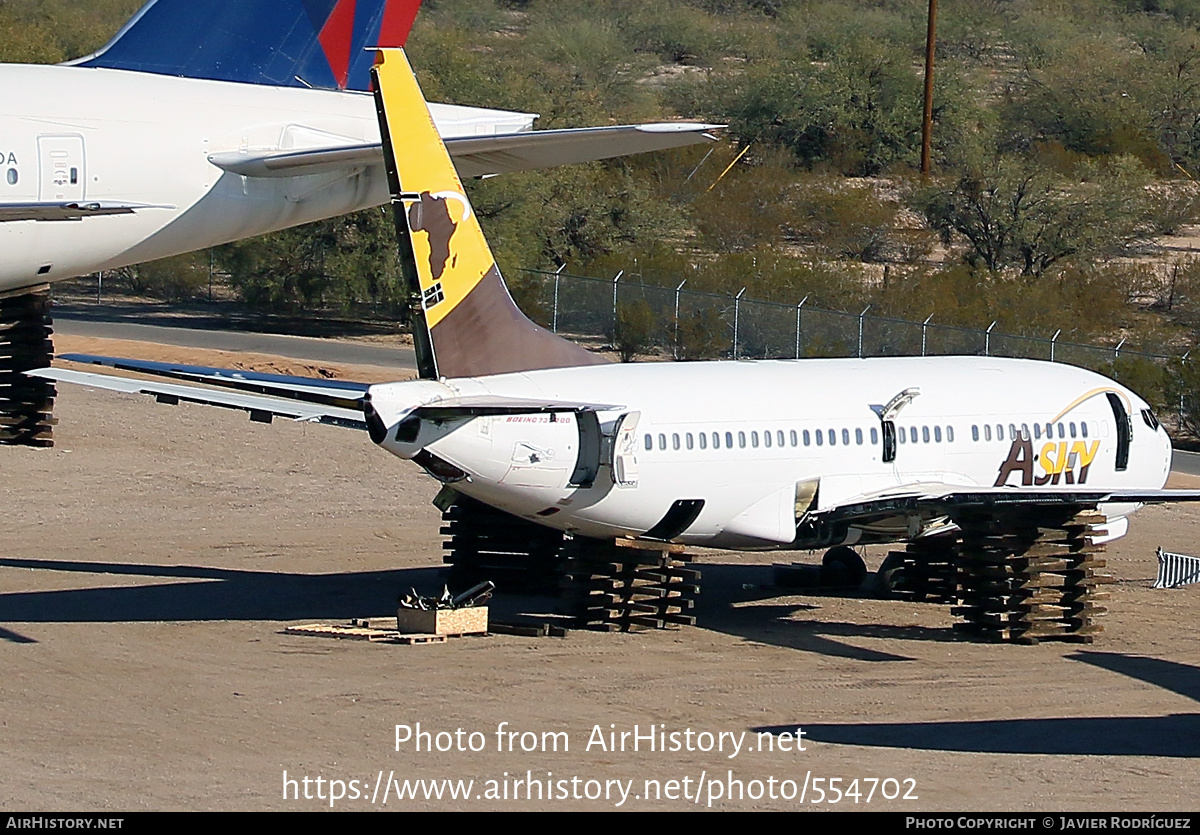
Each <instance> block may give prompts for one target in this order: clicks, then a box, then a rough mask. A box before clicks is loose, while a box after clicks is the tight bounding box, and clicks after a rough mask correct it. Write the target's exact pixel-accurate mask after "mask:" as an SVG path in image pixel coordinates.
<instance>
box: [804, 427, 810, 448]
mask: <svg viewBox="0 0 1200 835" xmlns="http://www.w3.org/2000/svg"><path fill="white" fill-rule="evenodd" d="M809 440H810V437H809V434H808V430H807V429H805V430H804V445H805V446H808V445H809Z"/></svg>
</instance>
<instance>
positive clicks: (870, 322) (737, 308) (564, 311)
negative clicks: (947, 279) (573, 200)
mask: <svg viewBox="0 0 1200 835" xmlns="http://www.w3.org/2000/svg"><path fill="white" fill-rule="evenodd" d="M522 273H523V275H522V277H521V278H519V279H518V281H517V282H516V284H515V286H514V288H513V289H514V292H515V295H516V296H517V300H518V302H519V304H520V305H521V307H522V309H523V310H525V311H526V312H527V313H528V314H529V315H530V316H531V317H532V318H534V319H535V320H537V321H538V322H539V323H540V324H542V325H544V326H545V327H547V328H550V329H551V330H553V331H555V332H556V333H561V334H564V335H567V336H570V337H572V338H574V339H577V340H582V341H593V342H595V341H599V342H600V343H601V344H604V345H608V346H611V347H613V348H614V349H615V350H617V351H618V352H621V353H622V354H623V355H625V356H634V355H643V356H647V355H658V356H660V357H671V358H673V359H677V360H691V359H793V358H802V357H899V356H919V357H924V356H937V355H950V354H957V355H976V356H993V357H1014V358H1021V359H1042V360H1051V361H1053V362H1062V363H1067V364H1070V365H1077V366H1080V367H1083V368H1089V369H1091V370H1093V371H1098V372H1100V373H1102V374H1105V375H1106V376H1111V377H1116V378H1117V379H1120V380H1122V381H1123V382H1126V383H1127V384H1129V385H1131V386H1132V387H1133V388H1135V390H1137V389H1146V390H1145V391H1143V392H1142V393H1143V395H1150V394H1151V391H1150V389H1152V388H1159V389H1161V388H1162V381H1163V380H1164V379H1165V376H1164V375H1163V374H1162V373H1158V376H1157V377H1155V376H1154V374H1155V372H1156V371H1157V372H1162V371H1164V370H1165V369H1166V368H1167V367H1168V366H1169V365H1172V364H1174V365H1175V367H1176V368H1178V365H1179V361H1181V360H1182V361H1185V362H1186V361H1187V359H1188V355H1187V354H1183V355H1182V356H1168V355H1165V354H1159V353H1152V352H1147V351H1140V350H1133V349H1128V348H1125V342H1124V340H1122V341H1121V343H1120V344H1118V345H1116V346H1114V347H1105V346H1100V345H1084V344H1079V343H1074V342H1068V341H1065V340H1063V339H1061V336H1062V332H1061V331H1059V332H1058V333H1055V334H1053V335H1051V336H1046V337H1041V336H1021V335H1017V334H1008V333H1001V332H999V331H997V330H996V323H995V322H993V323H992V324H991V325H990V326H989V327H987V328H963V327H955V326H951V325H943V324H939V323H937V322H935V321H933V319H934V317H933V316H930V317H929V318H928V319H926V320H925V321H924V322H913V321H908V320H904V319H894V318H890V317H887V316H876V315H874V314H872V313H871V310H870V307H868V308H866V309H865V310H862V311H860V312H859V313H848V312H845V311H837V310H824V309H822V308H819V307H816V306H815V305H810V304H808V303H807V300H806V299H801V300H800V301H798V302H797V303H796V304H794V305H789V304H780V303H778V302H766V301H761V300H759V299H752V298H748V297H747V296H746V295H745V293H744V291H743V292H742V293H739V294H738V295H736V296H728V295H723V294H719V293H701V292H696V291H692V290H689V289H688V288H687V286H686V284H687V282H683V283H681V284H679V285H678V286H677V287H663V286H659V285H653V284H644V283H642V282H641V281H640V280H638V279H636V278H634V277H629V276H626V275H625V274H624V273H623V272H622V273H618V274H617V275H615V276H613V277H612V278H597V277H594V276H581V275H572V274H569V273H566V272H564V271H562V270H559V271H558V272H548V271H542V270H523V271H522ZM1147 369H1150V370H1151V374H1150V376H1149V377H1147V376H1146V371H1147ZM1127 377H1129V378H1130V379H1126V378H1127ZM1162 395H1163V396H1164V397H1166V398H1167V400H1166V402H1164V403H1163V405H1165V406H1166V408H1167V409H1168V413H1176V414H1172V415H1171V417H1172V418H1173V420H1172V422H1173V423H1175V422H1176V420H1174V419H1177V423H1176V425H1177V426H1182V425H1183V424H1184V422H1185V421H1184V415H1185V404H1184V396H1183V395H1182V394H1179V395H1178V402H1176V400H1175V397H1174V396H1172V395H1167V394H1166V392H1165V390H1164V391H1162ZM1188 408H1189V409H1190V407H1188Z"/></svg>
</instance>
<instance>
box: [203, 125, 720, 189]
mask: <svg viewBox="0 0 1200 835" xmlns="http://www.w3.org/2000/svg"><path fill="white" fill-rule="evenodd" d="M721 127H724V126H723V125H709V124H699V123H693V122H665V123H661V124H650V125H620V126H617V127H599V128H569V129H564V130H536V131H518V132H516V133H502V134H495V135H492V136H469V137H463V138H458V139H446V140H445V144H446V149H447V150H448V151H449V152H450V157H451V158H452V159H453V160H454V165H455V167H456V168H457V169H458V173H459V176H460V177H488V176H492V175H494V174H507V173H510V172H512V171H527V170H530V169H534V168H553V167H555V166H558V165H569V164H571V163H576V162H590V161H592V160H598V159H609V158H610V157H621V156H628V155H630V154H640V153H643V152H646V151H661V150H663V149H665V148H679V147H682V146H684V145H695V144H699V143H703V142H713V141H715V139H716V138H715V137H714V136H712V134H710V133H709V131H711V130H716V129H718V128H721ZM208 161H209V162H211V163H212V164H213V165H215V166H217V167H218V168H221V169H223V170H225V171H229V172H230V173H233V174H240V175H241V176H244V177H299V176H304V175H309V174H324V173H327V172H329V171H337V170H341V169H353V168H358V167H362V166H366V165H382V164H383V148H382V146H381V145H380V143H378V142H375V143H363V144H352V145H339V146H335V147H329V148H315V149H306V150H302V151H264V152H258V153H255V152H243V151H224V152H221V153H216V154H210V155H209V157H208Z"/></svg>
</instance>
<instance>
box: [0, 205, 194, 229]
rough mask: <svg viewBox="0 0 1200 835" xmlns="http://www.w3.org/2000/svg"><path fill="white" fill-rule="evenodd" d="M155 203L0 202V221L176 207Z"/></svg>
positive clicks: (66, 217)
mask: <svg viewBox="0 0 1200 835" xmlns="http://www.w3.org/2000/svg"><path fill="white" fill-rule="evenodd" d="M174 208H175V207H174V206H164V205H156V204H153V203H115V202H112V201H94V200H87V201H83V200H72V201H48V202H37V203H0V223H5V222H7V221H12V220H80V219H82V218H85V217H99V216H101V215H131V214H133V213H134V212H137V211H141V210H143V209H174Z"/></svg>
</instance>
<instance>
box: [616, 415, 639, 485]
mask: <svg viewBox="0 0 1200 835" xmlns="http://www.w3.org/2000/svg"><path fill="white" fill-rule="evenodd" d="M641 417H642V413H641V412H627V413H626V414H623V415H621V417H620V418H619V419H618V420H617V422H616V424H615V425H614V426H613V439H612V461H611V462H610V463H611V464H612V477H613V483H614V484H617V485H618V486H621V487H635V486H637V481H638V462H637V426H638V421H639V420H640V419H641Z"/></svg>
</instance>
